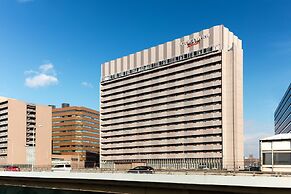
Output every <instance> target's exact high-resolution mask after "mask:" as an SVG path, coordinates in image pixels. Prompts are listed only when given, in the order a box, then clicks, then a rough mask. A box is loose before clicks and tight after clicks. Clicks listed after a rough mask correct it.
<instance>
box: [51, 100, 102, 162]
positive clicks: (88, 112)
mask: <svg viewBox="0 0 291 194" xmlns="http://www.w3.org/2000/svg"><path fill="white" fill-rule="evenodd" d="M53 154H59V155H75V156H76V157H78V159H79V160H80V161H81V163H82V164H84V165H85V167H96V166H99V112H98V111H95V110H92V109H89V108H85V107H78V106H69V104H62V108H53Z"/></svg>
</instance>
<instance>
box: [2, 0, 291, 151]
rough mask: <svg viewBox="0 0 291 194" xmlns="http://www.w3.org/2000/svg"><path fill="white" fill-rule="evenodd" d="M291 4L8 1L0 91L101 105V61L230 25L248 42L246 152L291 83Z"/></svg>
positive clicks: (267, 128) (42, 100) (269, 130)
mask: <svg viewBox="0 0 291 194" xmlns="http://www.w3.org/2000/svg"><path fill="white" fill-rule="evenodd" d="M290 10H291V1H288V0H285V1H284V0H281V1H280V0H277V1H267V0H265V1H226V0H220V1H212V0H209V1H194V0H193V1H182V0H179V1H174V0H147V1H136V0H135V1H134V0H132V1H129V0H123V1H118V0H115V1H110V0H106V1H97V0H96V1H95V0H86V1H83V0H0V67H1V76H0V95H1V96H8V97H12V98H17V99H21V100H24V101H28V102H34V103H39V104H56V105H59V104H60V103H62V102H68V103H71V104H73V105H82V106H87V107H90V108H94V109H99V102H98V101H99V86H98V83H99V79H100V64H101V63H103V62H105V61H108V60H111V59H115V58H117V57H121V56H124V55H128V54H130V53H133V52H136V51H139V50H142V49H145V48H148V47H151V46H154V45H157V44H160V43H163V42H166V41H169V40H172V39H175V38H178V37H181V36H184V35H187V34H190V33H193V32H196V31H200V30H202V29H205V28H209V27H211V26H214V25H218V24H224V25H225V26H226V27H228V28H229V29H230V30H231V31H233V32H234V33H235V34H236V35H238V36H239V37H240V38H241V39H242V40H243V48H244V120H245V121H244V123H245V153H246V155H247V154H249V153H253V154H255V155H257V146H258V138H260V137H264V136H268V135H272V134H273V131H274V130H273V113H274V110H275V108H276V106H277V104H278V103H279V101H280V99H281V97H282V96H283V94H284V92H285V90H286V89H287V87H288V85H289V83H290V81H291V11H290Z"/></svg>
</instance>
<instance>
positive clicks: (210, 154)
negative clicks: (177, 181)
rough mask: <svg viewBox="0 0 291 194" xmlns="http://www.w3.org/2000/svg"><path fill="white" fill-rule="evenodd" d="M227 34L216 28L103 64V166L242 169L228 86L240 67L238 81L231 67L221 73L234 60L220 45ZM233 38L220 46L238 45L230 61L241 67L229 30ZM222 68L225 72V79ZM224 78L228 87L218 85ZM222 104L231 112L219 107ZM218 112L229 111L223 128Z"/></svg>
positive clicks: (233, 97)
mask: <svg viewBox="0 0 291 194" xmlns="http://www.w3.org/2000/svg"><path fill="white" fill-rule="evenodd" d="M226 32H228V33H230V32H229V31H227V29H226V28H224V27H223V26H215V27H213V28H211V29H208V30H204V31H201V32H199V33H194V34H192V35H190V36H186V37H183V38H181V39H177V40H174V41H172V42H168V43H165V44H163V45H159V46H157V47H153V48H150V49H147V50H144V51H141V52H138V53H135V54H133V55H129V56H127V57H123V58H119V59H117V60H114V61H111V62H108V63H105V64H104V65H103V67H102V76H103V77H102V81H101V160H102V165H103V166H104V167H125V168H126V167H131V166H132V165H138V164H146V165H151V166H153V167H155V168H205V167H206V168H215V169H221V168H231V166H233V165H234V166H236V167H237V168H239V167H241V166H242V164H241V162H242V143H238V142H237V141H235V140H234V139H236V140H238V137H237V135H239V136H242V126H241V125H242V123H240V122H241V120H240V119H242V118H241V117H242V115H241V114H242V108H240V109H239V111H237V110H235V111H234V110H233V109H234V108H238V107H240V105H239V104H238V105H237V103H238V102H237V101H239V100H241V99H240V98H241V96H239V95H241V94H242V91H241V90H240V89H242V88H240V87H241V86H239V87H238V88H235V90H238V92H235V91H234V87H233V85H234V84H242V80H240V79H241V78H242V77H241V76H240V73H241V72H239V70H240V69H239V70H238V72H237V71H236V72H235V76H238V78H236V77H235V78H234V75H233V72H234V69H233V70H232V71H231V70H230V72H229V69H231V68H229V69H228V70H226V71H225V73H224V70H223V69H224V68H225V67H224V66H231V67H233V64H234V63H232V61H233V57H230V59H232V60H230V61H228V60H227V59H228V56H227V55H228V53H226V51H225V50H224V49H223V48H224V47H225V46H226V45H224V43H223V42H221V40H222V39H223V37H224V36H227V35H228V34H227V33H226ZM215 35H216V36H217V37H213V36H215ZM229 38H230V37H229ZM188 39H189V40H188ZM232 39H233V40H231V38H230V39H229V42H231V41H232V43H231V44H230V43H229V42H227V43H225V44H227V45H229V44H230V45H232V44H233V45H234V44H237V45H235V46H234V47H238V48H239V50H237V52H238V54H237V53H236V55H237V56H236V58H238V59H235V60H237V64H235V65H238V66H242V61H241V57H242V55H241V52H242V50H241V42H240V41H239V40H238V39H237V38H236V37H235V36H233V35H232ZM230 40H231V41H230ZM234 47H233V50H232V51H233V52H234V50H235V48H234ZM227 52H231V51H227ZM229 55H230V54H229ZM239 59H240V60H239ZM240 68H241V67H240ZM226 73H227V74H229V75H230V76H231V77H228V78H226V79H224V78H223V76H224V74H226ZM234 79H238V81H236V80H234ZM234 81H235V83H234ZM224 82H225V86H230V87H231V88H226V89H224V86H223V83H224ZM230 82H231V83H230ZM224 91H226V95H224V94H223V93H224ZM224 98H225V100H223V99H224ZM224 101H225V102H224ZM223 103H227V104H226V106H224V104H223ZM228 104H229V105H228ZM234 105H235V106H236V107H235V106H234ZM223 107H226V108H230V109H228V110H227V111H224V108H223ZM229 111H230V112H232V114H230V113H229ZM240 111H241V112H240ZM224 112H225V113H224ZM223 114H227V115H229V118H228V119H224V120H225V122H226V125H225V126H226V127H227V129H225V130H224V129H223V122H224V121H223ZM236 118H238V119H236ZM234 119H236V121H234ZM234 122H236V123H234ZM237 125H238V126H237ZM224 133H225V134H224ZM224 139H225V140H224ZM224 141H228V142H227V143H224ZM225 146H227V147H229V148H228V150H227V149H226V148H225Z"/></svg>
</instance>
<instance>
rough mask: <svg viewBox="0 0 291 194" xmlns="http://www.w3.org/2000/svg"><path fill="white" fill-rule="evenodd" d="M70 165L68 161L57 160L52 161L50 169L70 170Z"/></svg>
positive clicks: (57, 170)
mask: <svg viewBox="0 0 291 194" xmlns="http://www.w3.org/2000/svg"><path fill="white" fill-rule="evenodd" d="M71 170H72V167H71V164H70V162H67V161H58V162H54V164H53V167H52V171H53V172H71Z"/></svg>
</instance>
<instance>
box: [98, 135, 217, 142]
mask: <svg viewBox="0 0 291 194" xmlns="http://www.w3.org/2000/svg"><path fill="white" fill-rule="evenodd" d="M218 137H221V134H217V135H213V134H212V133H210V134H202V135H189V136H187V135H186V134H185V136H174V137H171V136H169V137H157V138H151V139H149V138H144V139H132V140H124V139H122V138H120V139H117V140H112V141H111V138H109V139H110V141H109V142H103V141H102V142H101V143H102V144H104V145H105V144H106V145H114V144H119V143H136V142H142V143H146V142H152V141H153V143H154V142H155V141H158V142H159V143H162V142H165V143H169V142H167V141H170V140H174V141H177V140H179V141H180V142H179V144H182V143H183V141H187V140H191V141H192V140H193V141H195V140H203V139H205V138H218ZM207 141H210V142H213V140H211V139H210V140H207V139H206V140H205V141H204V142H207ZM193 143H195V142H193ZM169 144H170V143H169ZM188 144H191V143H188Z"/></svg>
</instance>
